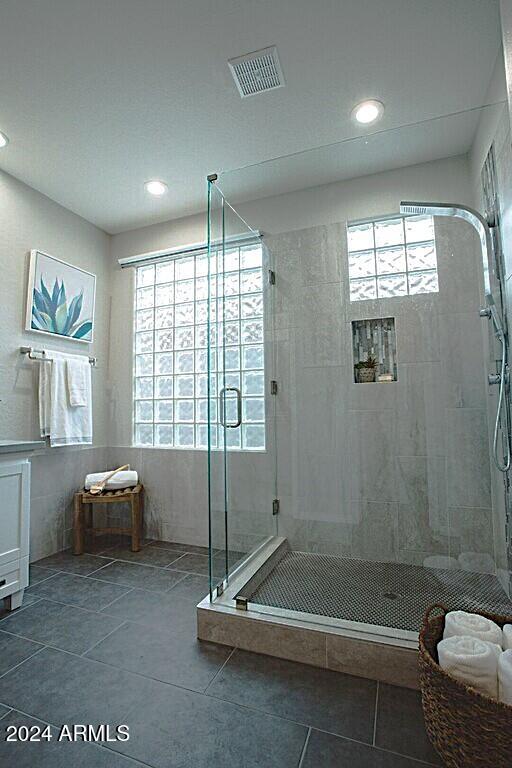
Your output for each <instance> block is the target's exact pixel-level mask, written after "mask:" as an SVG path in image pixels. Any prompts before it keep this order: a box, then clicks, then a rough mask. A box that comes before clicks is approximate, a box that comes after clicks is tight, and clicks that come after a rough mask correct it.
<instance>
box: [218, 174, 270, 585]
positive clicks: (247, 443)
mask: <svg viewBox="0 0 512 768" xmlns="http://www.w3.org/2000/svg"><path fill="white" fill-rule="evenodd" d="M208 262H209V272H208V333H207V337H208V427H209V428H208V434H209V441H208V485H209V495H208V501H209V530H210V590H211V592H213V590H214V589H215V588H216V587H218V585H219V584H223V583H224V581H225V580H226V579H227V578H228V577H229V575H230V573H232V572H233V569H234V568H235V567H237V566H238V565H239V564H240V563H241V562H243V560H244V559H246V558H247V556H248V555H249V554H250V553H251V552H252V551H254V549H256V548H257V547H258V546H259V545H260V544H261V543H262V542H263V541H265V539H267V538H268V537H269V536H271V535H273V533H274V532H275V531H274V518H273V514H272V510H273V500H274V497H275V478H276V464H275V451H274V449H273V445H274V430H273V429H272V423H273V418H272V414H273V403H272V395H271V381H272V364H271V361H272V354H271V332H270V331H269V332H268V333H265V317H264V315H265V307H266V306H268V305H269V287H270V281H269V277H268V275H269V273H268V265H267V263H266V251H265V248H264V247H263V245H262V243H261V238H260V237H259V233H257V232H255V231H254V230H251V228H250V227H249V226H248V225H247V224H246V222H245V221H244V220H243V219H242V218H241V217H240V216H239V215H238V213H237V212H236V211H235V209H234V208H233V207H232V206H231V205H230V203H229V202H228V201H227V200H226V199H225V197H224V196H223V194H222V192H221V190H220V189H219V187H218V185H217V182H216V180H215V179H211V180H209V181H208ZM269 328H271V324H270V323H269Z"/></svg>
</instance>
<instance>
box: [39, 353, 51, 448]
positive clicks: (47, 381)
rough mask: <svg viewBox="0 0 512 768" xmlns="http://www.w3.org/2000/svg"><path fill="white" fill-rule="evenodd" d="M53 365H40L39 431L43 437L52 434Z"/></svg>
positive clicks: (46, 363)
mask: <svg viewBox="0 0 512 768" xmlns="http://www.w3.org/2000/svg"><path fill="white" fill-rule="evenodd" d="M51 381H52V364H51V362H50V361H49V360H41V362H40V363H39V431H40V433H41V437H48V436H49V434H50V414H51Z"/></svg>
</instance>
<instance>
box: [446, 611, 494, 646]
mask: <svg viewBox="0 0 512 768" xmlns="http://www.w3.org/2000/svg"><path fill="white" fill-rule="evenodd" d="M455 635H468V636H469V637H476V638H477V639H478V640H486V641H487V642H489V643H496V644H497V645H499V646H500V648H501V647H502V646H503V632H502V631H501V627H499V626H498V625H497V624H495V623H494V621H491V620H490V619H486V618H485V616H479V615H478V614H477V613H467V612H466V611H450V612H449V613H447V614H446V617H445V620H444V633H443V639H446V638H447V637H454V636H455Z"/></svg>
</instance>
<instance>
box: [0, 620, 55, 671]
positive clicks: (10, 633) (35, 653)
mask: <svg viewBox="0 0 512 768" xmlns="http://www.w3.org/2000/svg"><path fill="white" fill-rule="evenodd" d="M7 634H8V635H11V636H13V637H19V635H13V633H12V632H8V633H7ZM25 639H26V638H23V640H25ZM32 642H34V640H32ZM38 645H41V643H38ZM45 647H46V646H44V645H41V647H40V648H38V649H37V650H36V651H34V653H31V654H30V656H27V658H26V659H23V661H20V662H18V664H15V665H14V667H11V668H10V669H8V670H7V671H6V672H3V673H2V674H1V675H0V680H1V679H2V677H5V676H6V675H8V674H9V673H10V672H13V671H14V670H15V669H17V668H18V667H21V665H22V664H24V663H25V662H26V661H28V660H29V659H32V658H33V657H34V656H37V654H38V653H41V651H43V650H44V649H45Z"/></svg>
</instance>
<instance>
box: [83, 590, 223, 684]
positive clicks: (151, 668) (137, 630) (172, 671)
mask: <svg viewBox="0 0 512 768" xmlns="http://www.w3.org/2000/svg"><path fill="white" fill-rule="evenodd" d="M164 597H167V595H165V596H164ZM230 653H231V648H229V647H227V646H223V645H217V644H215V643H204V642H200V641H199V640H197V638H196V617H195V615H194V613H193V612H191V611H189V612H186V613H185V612H181V613H177V614H176V615H175V619H174V621H173V622H172V623H169V624H168V625H167V626H165V627H164V626H156V625H151V628H150V629H149V631H148V626H147V625H144V624H134V623H131V622H127V623H126V624H123V626H122V627H119V629H117V630H116V631H115V632H113V633H112V634H111V635H109V636H108V637H107V638H105V640H103V641H102V642H101V643H99V644H98V645H96V646H95V647H94V648H93V649H92V650H91V651H90V652H89V653H87V654H86V657H87V658H91V659H96V660H97V661H103V662H104V663H105V664H110V665H112V666H115V667H120V668H121V669H126V670H128V671H129V672H138V673H139V674H141V675H145V676H146V677H152V678H154V679H155V680H161V681H162V682H165V683H174V684H175V685H182V686H183V687H185V688H190V689H192V690H195V691H204V690H205V689H206V688H207V686H208V685H209V683H210V682H211V681H212V680H213V678H214V677H215V675H216V674H217V672H218V671H219V669H220V668H221V666H222V665H223V664H224V663H225V661H226V659H227V658H228V656H229V654H230Z"/></svg>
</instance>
